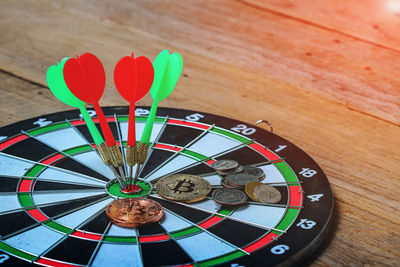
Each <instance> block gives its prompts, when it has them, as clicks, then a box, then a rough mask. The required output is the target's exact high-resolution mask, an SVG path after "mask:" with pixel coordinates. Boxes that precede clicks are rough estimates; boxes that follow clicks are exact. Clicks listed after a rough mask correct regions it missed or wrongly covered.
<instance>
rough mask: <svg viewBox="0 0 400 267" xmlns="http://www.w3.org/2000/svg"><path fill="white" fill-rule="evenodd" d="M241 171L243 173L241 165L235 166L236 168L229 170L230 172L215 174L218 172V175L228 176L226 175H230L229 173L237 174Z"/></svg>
mask: <svg viewBox="0 0 400 267" xmlns="http://www.w3.org/2000/svg"><path fill="white" fill-rule="evenodd" d="M241 171H243V166H242V165H239V166H237V167H236V168H234V169H231V170H226V171H217V172H218V173H219V174H220V175H228V174H231V173H238V172H241Z"/></svg>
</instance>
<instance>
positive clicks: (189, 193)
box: [156, 174, 211, 203]
mask: <svg viewBox="0 0 400 267" xmlns="http://www.w3.org/2000/svg"><path fill="white" fill-rule="evenodd" d="M156 190H157V193H158V194H159V195H160V196H161V197H163V198H166V199H169V200H174V201H182V202H186V203H193V202H197V201H200V200H203V199H204V198H206V197H207V195H208V193H210V191H211V184H210V183H209V182H208V181H207V180H205V179H203V178H201V177H200V176H196V175H191V174H174V175H171V176H167V177H163V178H161V179H160V180H158V182H157V183H156Z"/></svg>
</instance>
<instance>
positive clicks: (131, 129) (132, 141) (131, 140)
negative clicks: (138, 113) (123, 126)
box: [128, 102, 136, 146]
mask: <svg viewBox="0 0 400 267" xmlns="http://www.w3.org/2000/svg"><path fill="white" fill-rule="evenodd" d="M135 145H136V130H135V103H133V102H131V103H130V105H129V122H128V146H135Z"/></svg>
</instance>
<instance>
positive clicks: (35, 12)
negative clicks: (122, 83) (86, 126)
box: [0, 1, 400, 124]
mask: <svg viewBox="0 0 400 267" xmlns="http://www.w3.org/2000/svg"><path fill="white" fill-rule="evenodd" d="M43 7H45V8H46V10H45V11H43ZM1 12H2V14H3V15H2V16H1V18H0V22H1V23H2V25H9V27H2V28H1V30H0V34H1V35H2V39H3V40H4V41H3V45H2V46H1V50H0V60H1V62H3V63H2V67H1V68H3V69H4V70H6V71H8V72H11V73H15V74H17V75H23V76H24V77H27V78H28V79H31V80H32V81H35V82H38V83H41V84H45V79H44V72H45V69H46V67H47V66H49V65H50V64H53V63H54V62H55V60H56V59H60V58H61V57H63V56H71V55H74V54H77V53H81V52H84V51H91V52H93V53H96V54H97V55H99V57H100V58H101V59H102V60H103V61H104V63H105V67H106V71H107V74H108V78H109V79H108V80H109V83H108V84H107V87H108V88H111V87H113V84H112V82H111V81H112V80H111V77H112V69H113V67H114V65H115V62H116V61H117V59H118V58H119V57H121V56H122V55H126V54H128V53H129V52H130V50H132V49H134V50H135V52H136V53H137V54H145V55H149V56H150V57H151V58H154V57H155V55H156V54H157V53H158V51H160V50H161V49H163V48H165V47H166V48H169V49H172V50H179V51H180V52H182V54H183V56H184V59H185V62H191V59H192V58H191V57H190V55H192V53H196V54H199V55H201V56H204V57H206V58H209V59H211V58H213V59H216V60H218V61H219V62H224V63H226V64H231V65H236V66H239V67H241V68H243V69H245V70H247V71H249V72H256V73H260V74H262V75H264V76H266V77H268V78H273V79H276V80H281V81H285V82H286V83H288V84H289V85H293V86H295V87H297V88H299V89H300V90H305V91H309V92H315V93H318V94H320V95H322V96H324V97H326V98H328V99H333V100H334V101H338V102H340V103H342V104H344V105H346V106H347V107H349V108H351V109H355V110H358V111H360V112H364V113H367V114H371V115H373V116H377V117H380V118H382V119H384V120H388V121H391V122H393V123H395V124H399V123H400V106H399V104H398V103H400V91H399V90H398V88H399V87H400V66H399V64H397V63H396V62H398V61H399V59H400V53H399V52H396V51H391V50H385V49H381V48H380V47H376V46H374V45H371V44H369V43H365V42H362V41H358V40H354V39H353V38H350V37H346V36H343V35H341V34H339V33H334V32H330V31H327V30H324V29H322V28H316V27H314V26H312V25H307V24H305V23H302V22H299V21H296V20H292V19H288V18H285V17H282V16H279V15H276V14H273V13H270V12H266V11H264V10H262V9H258V8H254V7H252V6H248V5H246V4H243V3H241V2H230V1H228V2H226V3H221V2H213V1H206V2H198V1H192V2H188V1H185V2H182V1H177V2H164V1H160V2H159V1H142V2H139V1H138V2H135V3H131V2H125V3H124V4H121V5H113V4H107V3H106V4H98V2H96V4H94V3H92V2H83V3H80V4H74V5H71V4H70V3H69V2H57V4H53V5H51V6H50V5H46V4H43V5H40V4H37V2H28V3H24V2H18V3H13V4H12V5H11V4H8V5H7V4H5V3H4V2H2V6H1ZM43 12H45V13H46V14H47V15H43ZM6 14H14V15H13V16H6ZM21 17H24V19H23V20H21V19H20V18H21ZM66 25H67V26H66ZM60 29H62V30H60ZM305 36H306V37H307V38H305ZM117 48H118V49H117ZM189 51H192V53H189ZM210 67H211V68H212V67H213V66H211V65H210ZM186 68H187V67H186ZM225 75H228V74H225ZM239 82H240V83H241V86H242V87H245V86H246V83H247V82H248V81H246V80H242V81H239ZM108 94H110V93H108V92H107V95H108ZM112 94H114V93H112Z"/></svg>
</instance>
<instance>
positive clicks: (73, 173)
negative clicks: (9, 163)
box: [0, 152, 107, 184]
mask: <svg viewBox="0 0 400 267" xmlns="http://www.w3.org/2000/svg"><path fill="white" fill-rule="evenodd" d="M0 155H3V156H5V157H9V158H13V159H17V160H21V161H25V162H28V163H30V164H32V165H41V166H44V167H47V168H49V169H55V170H58V171H60V172H64V173H68V174H72V175H75V176H78V177H82V178H85V179H89V180H93V181H96V182H99V183H102V184H107V182H105V181H103V180H100V179H97V178H94V177H92V176H89V175H86V174H82V173H78V172H74V171H71V170H67V169H63V168H59V167H56V166H53V165H50V164H43V163H41V162H36V161H32V160H29V159H24V158H21V157H17V156H14V155H10V154H6V153H4V152H0ZM42 171H44V170H42Z"/></svg>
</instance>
